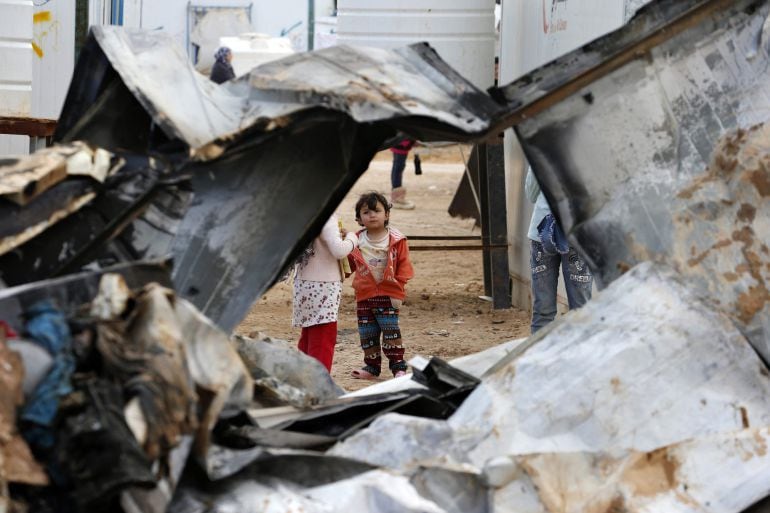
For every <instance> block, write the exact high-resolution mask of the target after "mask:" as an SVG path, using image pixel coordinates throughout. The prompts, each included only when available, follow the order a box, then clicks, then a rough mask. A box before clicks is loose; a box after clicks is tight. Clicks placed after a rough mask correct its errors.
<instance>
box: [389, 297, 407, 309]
mask: <svg viewBox="0 0 770 513" xmlns="http://www.w3.org/2000/svg"><path fill="white" fill-rule="evenodd" d="M390 304H391V305H392V306H393V308H395V309H396V310H398V309H399V308H401V305H402V304H404V301H403V300H401V299H396V298H394V297H392V298H390Z"/></svg>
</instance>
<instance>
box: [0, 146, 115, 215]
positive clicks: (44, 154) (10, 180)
mask: <svg viewBox="0 0 770 513" xmlns="http://www.w3.org/2000/svg"><path fill="white" fill-rule="evenodd" d="M111 158H112V155H111V154H110V152H108V151H105V150H102V149H99V148H97V149H91V148H89V147H88V145H86V144H83V143H82V142H74V143H71V144H65V145H57V146H54V147H51V148H44V149H41V150H38V151H37V152H35V153H33V154H32V155H30V156H28V157H27V156H25V157H23V158H18V159H14V158H4V159H3V160H2V161H0V197H2V198H6V199H8V200H10V201H13V202H14V203H17V204H19V205H26V204H27V203H29V202H30V201H32V200H34V199H35V198H36V197H37V196H38V195H39V194H41V193H43V192H45V191H46V190H48V189H49V188H51V187H53V186H54V185H56V184H57V183H59V182H61V181H62V180H64V179H65V178H67V177H71V176H89V177H91V178H93V179H94V180H96V181H98V182H103V181H104V179H105V178H107V175H108V173H109V172H110V160H111Z"/></svg>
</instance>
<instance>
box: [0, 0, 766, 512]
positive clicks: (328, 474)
mask: <svg viewBox="0 0 770 513" xmlns="http://www.w3.org/2000/svg"><path fill="white" fill-rule="evenodd" d="M769 14H770V0H733V1H727V0H676V1H675V0H658V1H655V2H652V3H650V4H649V5H648V6H647V7H646V8H644V9H643V10H642V11H641V12H640V13H639V14H638V15H637V17H636V18H634V19H633V20H632V21H631V22H630V23H629V25H627V26H626V27H624V28H622V29H621V30H619V31H617V32H615V33H613V34H610V35H608V36H606V37H604V38H602V39H599V40H597V41H595V42H593V43H591V44H589V45H588V46H586V47H585V48H582V49H581V50H578V51H576V52H574V53H572V54H569V55H567V56H565V57H563V58H561V59H558V60H557V61H554V62H553V63H551V64H549V65H547V66H545V67H543V68H541V69H539V70H536V71H534V72H533V73H531V74H530V75H528V76H526V77H524V78H522V79H521V80H518V81H516V82H514V83H513V84H510V85H508V86H505V87H502V88H499V89H494V90H491V91H490V94H486V93H484V92H482V91H479V90H477V89H475V88H473V86H471V85H470V84H469V83H467V82H466V81H465V80H464V79H463V78H462V77H459V76H458V75H457V74H456V73H455V72H453V71H452V70H451V69H450V68H449V67H448V66H447V65H446V64H445V63H443V62H442V61H441V60H440V59H439V58H438V56H437V55H436V54H435V52H433V51H432V50H431V49H430V48H429V47H427V46H425V45H416V46H412V47H409V48H406V49H402V50H397V51H393V52H391V51H385V50H374V49H372V50H353V49H349V48H344V47H339V48H332V49H326V50H322V51H320V52H314V53H310V54H303V55H295V56H291V57H289V58H287V59H283V60H281V61H277V62H275V63H271V64H267V65H265V66H261V67H259V68H256V69H255V70H253V71H252V72H251V74H250V75H248V76H246V77H243V78H241V79H237V80H235V81H233V82H231V83H229V84H226V85H224V86H221V87H220V86H216V85H214V84H212V83H210V82H208V81H207V80H206V79H205V78H204V77H200V76H198V75H195V73H194V72H193V71H192V69H191V68H190V66H189V64H188V63H187V61H186V58H185V56H184V55H183V53H182V51H181V50H180V49H178V48H177V47H175V46H174V45H173V44H172V43H171V42H170V40H169V39H168V38H166V37H165V36H163V35H161V34H160V33H158V32H149V33H147V32H131V31H123V30H121V29H117V28H95V29H94V31H93V35H92V37H91V39H90V40H89V42H88V44H87V45H86V47H85V48H84V50H83V52H82V55H81V59H80V61H79V63H78V66H77V70H76V73H75V76H74V78H73V84H72V87H71V90H70V94H69V96H68V99H67V102H66V105H65V108H64V111H63V113H62V117H61V120H60V125H59V132H58V134H57V140H58V144H57V145H56V146H54V147H53V148H51V149H49V150H46V151H45V152H43V153H38V154H35V155H33V156H30V157H29V158H23V159H5V160H2V161H0V196H2V197H1V198H0V210H2V214H1V215H0V273H1V275H0V278H1V279H2V280H3V281H4V282H5V283H6V284H7V285H11V286H12V287H11V288H6V289H0V320H1V321H4V324H3V325H2V327H0V363H2V365H0V379H2V383H3V386H4V390H6V391H7V392H6V393H4V394H3V396H2V397H3V401H2V403H0V408H1V409H0V497H1V498H2V499H0V510H4V511H10V510H13V509H17V510H20V511H24V508H27V510H28V511H89V512H91V511H121V510H122V511H126V512H129V513H133V512H138V511H151V512H162V511H171V512H180V513H181V512H224V511H242V512H255V513H256V512H263V511H287V510H289V511H294V510H296V511H300V510H301V511H307V512H331V511H353V510H357V511H361V512H371V513H376V512H390V511H407V512H436V513H439V512H446V513H454V512H458V513H459V512H472V513H473V512H487V511H516V512H523V513H529V512H532V513H545V512H547V513H556V512H586V511H588V512H593V511H595V512H597V513H599V512H601V513H605V512H620V511H633V512H636V511H639V512H642V511H647V512H652V511H654V512H658V511H660V512H666V513H669V512H705V511H720V512H735V513H738V512H740V511H743V510H745V509H746V508H748V507H750V506H751V505H752V504H754V503H756V502H758V501H760V500H762V499H763V498H765V497H767V496H768V495H770V454H768V441H769V439H770V371H769V370H768V361H770V292H768V290H769V289H768V279H770V249H768V246H769V245H770V242H768V241H770V204H769V203H770V124H768V121H770V104H769V102H770V100H768V98H770V91H769V90H768V89H770V85H768V84H770V80H768V79H770V76H768V75H770V66H768V64H770V53H769V51H768V50H769V49H770V31H769V30H768V27H770V23H768V15H769ZM168 84H174V87H173V88H170V87H168ZM511 125H516V133H517V136H518V139H519V141H520V143H521V145H522V147H523V149H524V151H525V153H526V155H527V158H528V160H529V161H530V163H531V164H532V166H533V169H534V171H535V173H536V175H537V177H538V180H539V181H540V183H541V185H542V187H543V190H544V192H545V194H546V196H547V198H548V200H549V203H550V205H551V206H552V209H553V210H554V212H555V214H556V215H557V217H558V218H559V221H560V223H561V225H562V226H563V228H564V229H565V231H566V232H567V233H568V237H569V239H570V242H571V243H572V244H573V245H574V246H575V247H577V248H578V249H579V250H580V251H581V253H582V254H583V255H584V256H585V257H586V258H587V261H588V262H589V263H590V265H591V267H592V269H593V270H594V271H595V273H596V276H597V279H598V280H599V281H600V282H601V283H602V285H603V286H605V287H606V288H605V289H604V290H603V291H602V292H601V293H600V294H599V295H598V296H597V297H595V298H594V299H593V300H592V301H591V302H590V303H589V304H588V305H586V306H585V307H584V308H582V309H580V310H577V311H574V312H571V313H569V314H568V315H566V316H564V317H562V318H560V319H559V320H558V321H556V322H555V323H553V324H552V325H550V326H549V327H548V328H546V329H544V330H542V331H541V332H539V333H538V334H537V335H536V336H533V337H530V339H528V340H526V341H523V342H519V343H513V344H509V345H508V346H501V347H499V348H495V349H493V350H490V351H489V352H487V353H485V354H480V355H475V356H471V357H468V358H466V359H463V361H461V362H457V364H456V365H455V366H450V365H447V364H444V363H443V362H441V361H438V360H431V361H430V362H423V363H416V364H415V372H414V375H415V379H416V381H418V382H419V383H417V382H415V381H408V380H403V379H401V380H394V381H392V382H388V383H384V384H382V385H377V386H376V387H370V389H367V390H365V391H363V394H352V396H346V397H339V396H340V394H342V391H341V390H339V389H338V388H337V387H336V386H335V385H334V384H333V383H332V382H331V380H330V379H329V378H328V375H325V374H324V372H323V369H321V368H320V366H319V365H318V364H317V363H316V362H314V361H312V360H310V359H308V358H305V357H304V356H303V355H301V354H299V353H298V352H296V351H294V350H293V349H291V348H286V347H283V346H282V345H281V344H279V343H276V342H271V341H269V340H268V341H250V340H246V339H231V338H230V337H229V336H228V333H230V332H231V331H232V329H233V328H234V326H235V325H236V324H237V323H238V321H239V320H240V319H241V318H242V317H243V315H244V314H245V312H246V310H247V309H248V308H249V306H250V305H251V304H252V302H253V301H254V300H255V299H256V298H257V297H258V296H259V295H260V294H262V293H263V292H264V291H265V290H266V289H267V288H268V287H269V286H270V285H271V284H272V283H273V281H274V280H275V279H276V277H277V276H279V275H280V274H281V271H282V268H283V267H284V266H285V265H286V264H287V262H289V261H290V260H291V258H292V256H293V255H294V253H296V252H297V251H298V249H299V248H302V247H304V246H305V245H306V244H307V242H308V241H309V240H311V239H312V238H313V236H314V235H315V234H316V233H317V232H318V231H319V230H320V226H321V225H322V224H323V222H324V220H325V219H326V217H328V215H329V214H330V213H331V212H332V211H333V210H334V208H335V206H336V205H337V204H338V202H339V201H340V199H341V198H342V196H343V195H344V194H345V193H346V192H347V191H348V190H349V188H350V187H351V186H352V184H353V183H354V182H355V180H356V179H357V177H358V176H359V175H360V174H361V173H362V172H363V171H364V170H365V169H366V167H367V165H368V163H369V160H370V159H371V157H372V156H373V154H374V153H375V152H376V151H377V150H378V149H379V148H380V147H382V146H383V145H384V144H386V143H387V141H388V140H389V139H391V138H392V137H394V136H395V135H396V134H397V133H398V132H399V131H401V132H405V133H408V134H409V135H411V136H414V137H415V138H417V139H421V140H455V141H469V140H476V139H479V138H483V137H487V136H489V135H491V134H496V133H497V132H498V131H499V130H500V129H501V128H504V127H509V126H511ZM297 184H303V185H302V186H301V187H300V186H298V185H297ZM169 256H170V257H172V259H171V260H165V259H166V258H167V257H169ZM75 272H77V273H78V274H73V273H75ZM462 369H465V371H467V372H464V371H463V370H462Z"/></svg>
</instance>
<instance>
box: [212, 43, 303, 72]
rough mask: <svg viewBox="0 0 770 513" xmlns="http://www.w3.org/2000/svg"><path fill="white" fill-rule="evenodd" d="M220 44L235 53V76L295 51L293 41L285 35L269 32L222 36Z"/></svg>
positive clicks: (233, 62)
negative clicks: (272, 34) (274, 34)
mask: <svg viewBox="0 0 770 513" xmlns="http://www.w3.org/2000/svg"><path fill="white" fill-rule="evenodd" d="M219 45H220V46H226V47H228V48H230V50H231V51H232V54H233V61H232V66H233V71H235V76H236V77H239V76H241V75H245V74H246V73H248V72H249V71H251V69H252V68H254V67H256V66H259V65H260V64H265V63H266V62H270V61H274V60H276V59H280V58H282V57H286V56H287V55H291V54H293V53H294V50H293V49H292V47H291V41H289V39H288V38H285V37H270V36H268V35H267V34H256V33H252V34H241V35H240V36H238V37H222V38H220V39H219Z"/></svg>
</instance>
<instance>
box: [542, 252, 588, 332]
mask: <svg viewBox="0 0 770 513" xmlns="http://www.w3.org/2000/svg"><path fill="white" fill-rule="evenodd" d="M529 242H530V257H529V262H530V267H531V268H532V303H533V304H532V325H531V327H532V333H535V332H537V331H538V330H539V329H541V328H543V327H544V326H545V325H546V324H548V323H549V322H551V321H552V320H554V318H555V317H556V286H557V285H558V283H559V265H560V264H561V270H562V274H563V275H564V288H565V289H566V291H567V301H568V302H569V309H570V310H574V309H575V308H580V307H581V306H583V305H584V304H586V302H587V301H588V300H589V299H591V286H592V285H593V281H594V278H593V276H592V275H591V271H590V270H589V269H588V266H587V265H586V263H585V262H584V261H583V259H582V258H580V256H579V255H578V254H577V252H576V251H575V249H574V248H573V247H570V248H569V253H567V254H566V255H561V254H556V255H547V254H546V253H545V251H543V245H542V244H541V243H539V242H535V241H533V240H530V241H529Z"/></svg>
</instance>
